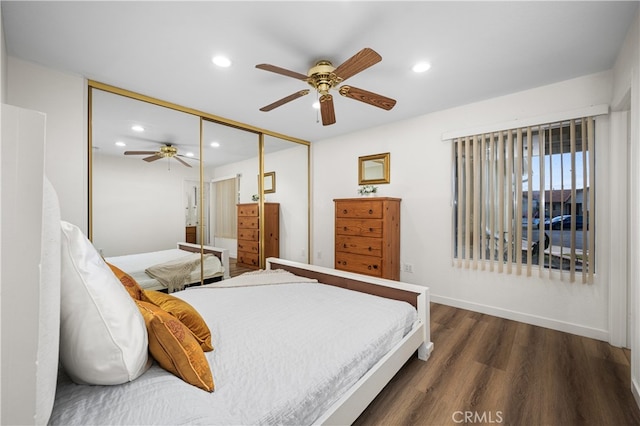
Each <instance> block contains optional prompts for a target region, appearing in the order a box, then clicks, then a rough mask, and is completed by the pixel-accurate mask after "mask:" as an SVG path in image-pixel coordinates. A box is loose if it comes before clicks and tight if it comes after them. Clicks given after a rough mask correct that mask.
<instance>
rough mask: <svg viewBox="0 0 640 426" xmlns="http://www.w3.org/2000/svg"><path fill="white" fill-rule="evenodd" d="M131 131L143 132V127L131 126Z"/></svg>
mask: <svg viewBox="0 0 640 426" xmlns="http://www.w3.org/2000/svg"><path fill="white" fill-rule="evenodd" d="M131 130H133V131H134V132H144V127H142V126H141V125H139V124H136V125H135V126H131Z"/></svg>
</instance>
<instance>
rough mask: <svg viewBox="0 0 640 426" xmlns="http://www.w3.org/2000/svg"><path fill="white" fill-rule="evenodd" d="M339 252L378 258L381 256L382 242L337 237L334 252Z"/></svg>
mask: <svg viewBox="0 0 640 426" xmlns="http://www.w3.org/2000/svg"><path fill="white" fill-rule="evenodd" d="M340 251H343V252H348V253H355V254H364V255H367V256H376V257H380V256H382V240H381V239H380V238H369V237H352V236H349V235H337V236H336V252H340Z"/></svg>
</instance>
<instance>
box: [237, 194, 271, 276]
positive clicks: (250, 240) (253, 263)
mask: <svg viewBox="0 0 640 426" xmlns="http://www.w3.org/2000/svg"><path fill="white" fill-rule="evenodd" d="M237 208H238V258H237V263H238V265H242V266H248V267H250V268H259V267H260V231H261V230H260V214H259V206H258V203H246V204H238V205H237ZM264 210H265V211H264V230H262V231H263V232H264V235H265V238H264V257H265V259H266V258H267V257H279V256H280V204H279V203H264Z"/></svg>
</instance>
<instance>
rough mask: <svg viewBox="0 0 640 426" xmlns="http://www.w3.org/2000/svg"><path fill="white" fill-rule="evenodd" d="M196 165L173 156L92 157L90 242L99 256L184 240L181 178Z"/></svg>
mask: <svg viewBox="0 0 640 426" xmlns="http://www.w3.org/2000/svg"><path fill="white" fill-rule="evenodd" d="M185 179H187V180H195V181H199V180H200V177H199V170H198V168H189V167H185V166H183V165H182V164H180V163H178V162H177V161H175V160H172V163H171V169H170V170H169V169H168V164H167V161H166V160H158V161H154V162H152V163H148V162H146V161H142V158H141V157H124V156H123V157H114V156H110V155H100V154H98V153H94V155H93V187H94V192H93V194H94V195H93V242H94V245H95V246H96V248H98V249H99V250H101V251H102V254H103V256H105V257H109V256H120V255H126V254H133V253H143V252H148V251H157V250H166V249H171V248H175V247H176V243H178V242H180V241H184V240H185V225H186V222H185V218H186V211H185V206H186V205H185V202H184V197H185V195H184V181H185Z"/></svg>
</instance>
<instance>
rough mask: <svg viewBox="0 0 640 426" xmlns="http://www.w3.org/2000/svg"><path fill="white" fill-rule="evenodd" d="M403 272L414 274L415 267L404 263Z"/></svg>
mask: <svg viewBox="0 0 640 426" xmlns="http://www.w3.org/2000/svg"><path fill="white" fill-rule="evenodd" d="M402 270H403V271H404V272H408V273H410V274H413V265H412V264H411V263H403V264H402Z"/></svg>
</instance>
